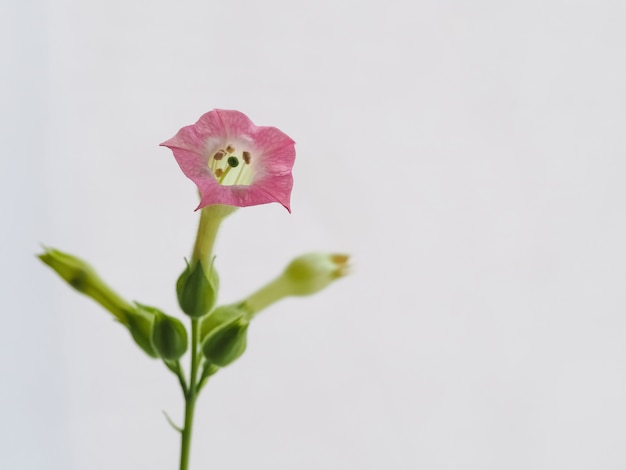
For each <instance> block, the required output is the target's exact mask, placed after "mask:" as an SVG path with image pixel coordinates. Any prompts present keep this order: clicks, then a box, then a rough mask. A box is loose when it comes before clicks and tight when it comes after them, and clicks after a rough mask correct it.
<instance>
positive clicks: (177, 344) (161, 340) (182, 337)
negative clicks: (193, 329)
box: [137, 304, 187, 361]
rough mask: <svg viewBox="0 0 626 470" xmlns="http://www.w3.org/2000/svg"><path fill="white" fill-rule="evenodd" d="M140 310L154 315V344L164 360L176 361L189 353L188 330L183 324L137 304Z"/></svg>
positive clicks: (155, 310)
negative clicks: (186, 352)
mask: <svg viewBox="0 0 626 470" xmlns="http://www.w3.org/2000/svg"><path fill="white" fill-rule="evenodd" d="M137 306H138V307H139V309H140V310H143V311H146V312H148V313H151V314H152V315H154V325H153V327H152V344H153V345H154V349H156V351H157V352H158V353H159V356H161V357H162V358H163V359H165V360H167V361H176V360H177V359H180V358H181V356H182V355H183V354H185V351H187V330H186V329H185V326H184V325H183V324H182V322H181V321H180V320H179V319H177V318H174V317H171V316H169V315H166V314H165V313H163V312H162V311H160V310H159V309H157V308H154V307H148V306H147V305H141V304H137Z"/></svg>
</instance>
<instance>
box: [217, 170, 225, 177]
mask: <svg viewBox="0 0 626 470" xmlns="http://www.w3.org/2000/svg"><path fill="white" fill-rule="evenodd" d="M223 174H224V170H222V169H221V168H218V169H217V170H215V176H217V177H218V178H219V177H220V176H222V175H223Z"/></svg>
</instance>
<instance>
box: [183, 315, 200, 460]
mask: <svg viewBox="0 0 626 470" xmlns="http://www.w3.org/2000/svg"><path fill="white" fill-rule="evenodd" d="M199 337H200V324H199V321H198V319H197V318H192V319H191V373H190V375H189V385H188V387H187V393H186V394H185V425H184V427H183V432H182V441H181V448H180V470H188V469H189V451H190V449H191V431H192V428H193V413H194V409H195V406H196V399H197V396H198V388H197V387H198V384H197V378H198V363H199V359H200V357H199V354H198V343H199Z"/></svg>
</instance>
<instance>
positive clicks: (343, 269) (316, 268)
mask: <svg viewBox="0 0 626 470" xmlns="http://www.w3.org/2000/svg"><path fill="white" fill-rule="evenodd" d="M348 259H349V257H348V255H341V254H328V253H310V254H308V255H303V256H299V257H298V258H296V259H294V260H293V261H292V262H291V263H289V265H288V266H287V268H286V269H285V272H284V274H283V277H284V278H285V280H286V281H288V282H289V283H290V284H291V295H311V294H315V293H316V292H319V291H321V290H322V289H324V288H325V287H327V286H329V285H330V283H332V282H333V281H334V280H336V279H338V278H340V277H343V276H345V275H346V274H347V273H348Z"/></svg>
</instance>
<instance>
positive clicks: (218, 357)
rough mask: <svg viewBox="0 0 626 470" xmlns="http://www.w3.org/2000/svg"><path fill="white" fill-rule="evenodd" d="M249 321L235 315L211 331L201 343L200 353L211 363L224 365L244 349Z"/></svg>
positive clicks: (229, 362) (233, 359)
mask: <svg viewBox="0 0 626 470" xmlns="http://www.w3.org/2000/svg"><path fill="white" fill-rule="evenodd" d="M248 325H249V322H248V320H246V319H245V318H244V317H243V316H239V317H235V318H234V319H232V320H230V321H229V322H227V323H224V324H222V325H220V326H219V327H217V328H215V329H214V330H213V331H211V332H210V333H209V334H208V335H207V337H206V338H205V339H204V342H203V343H202V353H203V354H204V357H206V358H207V360H208V361H209V362H210V363H211V364H215V365H216V366H219V367H226V366H227V365H229V364H231V363H232V362H234V361H235V360H236V359H237V358H239V356H241V355H242V354H243V353H244V351H245V350H246V337H247V333H248Z"/></svg>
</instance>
